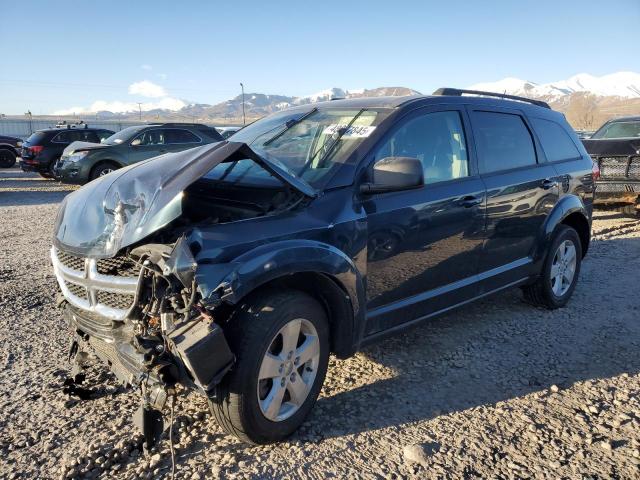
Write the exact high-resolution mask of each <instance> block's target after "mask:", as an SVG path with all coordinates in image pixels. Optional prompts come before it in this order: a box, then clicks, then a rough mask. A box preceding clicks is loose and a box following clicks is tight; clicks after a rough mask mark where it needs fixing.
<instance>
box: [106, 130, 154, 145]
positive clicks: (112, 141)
mask: <svg viewBox="0 0 640 480" xmlns="http://www.w3.org/2000/svg"><path fill="white" fill-rule="evenodd" d="M143 128H144V127H127V128H125V129H124V130H120V131H119V132H118V133H114V134H113V135H111V136H110V137H108V138H105V139H104V140H102V143H106V144H107V145H120V144H121V143H123V142H126V141H127V140H129V139H130V138H131V137H132V136H134V135H135V134H136V133H138V132H139V131H140V130H142V129H143Z"/></svg>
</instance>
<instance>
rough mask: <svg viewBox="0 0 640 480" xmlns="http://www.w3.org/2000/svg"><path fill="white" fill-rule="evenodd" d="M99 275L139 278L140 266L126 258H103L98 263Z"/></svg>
mask: <svg viewBox="0 0 640 480" xmlns="http://www.w3.org/2000/svg"><path fill="white" fill-rule="evenodd" d="M97 268H98V273H102V274H104V275H118V276H121V277H136V278H137V277H138V275H139V274H140V266H139V265H138V264H137V263H135V262H134V261H133V260H130V259H128V258H126V257H122V256H120V257H114V258H101V259H99V260H98V261H97Z"/></svg>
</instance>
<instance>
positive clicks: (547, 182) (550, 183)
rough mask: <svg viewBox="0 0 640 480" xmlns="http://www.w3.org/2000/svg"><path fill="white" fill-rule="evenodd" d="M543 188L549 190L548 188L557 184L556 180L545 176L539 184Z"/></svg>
mask: <svg viewBox="0 0 640 480" xmlns="http://www.w3.org/2000/svg"><path fill="white" fill-rule="evenodd" d="M540 186H541V187H542V189H543V190H549V189H550V188H555V187H557V186H558V182H557V181H556V180H552V179H550V178H545V179H544V180H543V181H542V184H541V185H540Z"/></svg>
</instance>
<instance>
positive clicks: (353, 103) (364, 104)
mask: <svg viewBox="0 0 640 480" xmlns="http://www.w3.org/2000/svg"><path fill="white" fill-rule="evenodd" d="M441 104H446V105H452V104H459V105H474V106H485V107H498V108H500V107H501V108H513V109H520V110H526V111H527V112H530V113H531V112H535V113H536V114H537V115H539V116H544V117H555V116H557V115H561V114H560V113H558V112H556V111H554V110H551V109H550V108H545V107H541V106H538V105H534V104H531V103H527V102H526V101H524V100H523V101H518V100H509V99H503V98H496V97H482V96H461V95H407V96H404V97H358V98H348V99H340V100H330V101H328V102H319V103H316V104H306V105H300V106H296V107H293V108H292V109H291V110H295V109H305V108H307V109H308V108H309V107H312V106H317V107H318V108H327V107H335V108H374V109H375V108H390V109H396V108H404V107H407V106H426V105H441Z"/></svg>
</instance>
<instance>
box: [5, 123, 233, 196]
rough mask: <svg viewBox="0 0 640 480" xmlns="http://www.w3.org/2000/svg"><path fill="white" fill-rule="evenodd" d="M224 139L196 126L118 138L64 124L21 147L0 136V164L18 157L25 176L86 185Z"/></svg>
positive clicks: (157, 127)
mask: <svg viewBox="0 0 640 480" xmlns="http://www.w3.org/2000/svg"><path fill="white" fill-rule="evenodd" d="M3 138H7V139H8V140H7V141H6V145H5V144H4V142H3V140H2V139H3ZM222 139H223V137H222V135H221V134H220V133H218V131H217V130H216V129H215V128H212V127H208V126H206V125H202V124H196V123H157V124H147V125H139V126H134V127H129V128H125V129H124V130H121V131H119V132H118V133H115V132H113V131H111V130H106V129H102V128H91V127H90V126H89V125H87V124H85V123H82V122H81V123H77V124H67V123H64V124H59V125H56V127H55V128H48V129H43V130H38V131H37V132H35V133H33V134H32V135H31V136H30V137H29V138H28V139H27V140H26V141H25V142H24V143H21V142H20V143H17V142H19V139H10V138H9V137H0V165H3V166H4V165H5V164H6V166H12V165H13V164H14V163H15V158H16V156H17V155H18V154H19V155H20V157H21V162H20V166H21V168H22V170H23V171H27V172H37V173H38V174H40V175H41V176H42V177H44V178H56V179H57V180H60V181H62V182H65V183H75V184H84V183H87V182H89V181H91V180H93V179H95V178H97V177H99V176H101V175H105V174H107V173H110V172H112V171H113V170H116V169H118V168H121V167H124V166H127V165H130V164H132V163H136V162H139V161H142V160H146V159H149V158H151V157H155V156H158V155H162V154H163V153H167V152H178V151H181V150H185V149H188V148H193V147H197V146H199V145H204V144H207V143H213V142H219V141H221V140H222ZM4 152H6V153H4Z"/></svg>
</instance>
